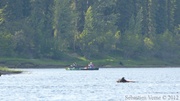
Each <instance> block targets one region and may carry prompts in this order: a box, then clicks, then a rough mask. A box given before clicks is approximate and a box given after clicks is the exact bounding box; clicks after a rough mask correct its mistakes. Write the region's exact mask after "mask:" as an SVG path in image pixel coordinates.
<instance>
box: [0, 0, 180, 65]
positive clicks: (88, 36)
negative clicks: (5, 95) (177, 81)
mask: <svg viewBox="0 0 180 101" xmlns="http://www.w3.org/2000/svg"><path fill="white" fill-rule="evenodd" d="M179 11H180V0H1V3H0V57H1V59H2V60H1V61H0V62H1V63H0V64H2V65H8V66H10V67H11V65H12V66H14V67H23V66H26V65H27V66H38V65H39V66H43V64H44V65H46V66H47V65H49V66H50V65H53V66H55V65H56V64H57V65H58V66H67V65H69V64H70V63H72V62H74V61H75V62H76V61H77V62H78V63H79V64H81V65H85V64H87V63H88V62H89V61H93V62H95V64H97V65H98V66H109V65H110V66H120V67H121V66H179V65H180V19H179V18H180V12H179ZM3 57H7V58H9V59H10V60H12V61H10V60H9V61H8V59H6V58H3ZM14 59H17V60H16V62H14ZM19 59H20V60H19ZM24 60H25V61H24ZM33 60H36V61H41V62H42V64H41V63H37V62H36V61H33ZM47 60H49V61H51V62H52V63H51V62H47ZM17 61H18V62H17ZM26 61H27V62H26ZM47 63H48V64H47ZM50 67H51V66H50Z"/></svg>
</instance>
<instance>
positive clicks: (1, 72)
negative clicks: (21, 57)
mask: <svg viewBox="0 0 180 101" xmlns="http://www.w3.org/2000/svg"><path fill="white" fill-rule="evenodd" d="M22 72H23V71H21V70H15V69H12V68H8V67H5V66H0V76H1V75H7V74H20V73H22Z"/></svg>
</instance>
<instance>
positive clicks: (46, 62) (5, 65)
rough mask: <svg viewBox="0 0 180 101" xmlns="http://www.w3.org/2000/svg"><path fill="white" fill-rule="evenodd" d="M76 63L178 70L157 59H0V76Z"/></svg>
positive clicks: (107, 66) (167, 62)
mask: <svg viewBox="0 0 180 101" xmlns="http://www.w3.org/2000/svg"><path fill="white" fill-rule="evenodd" d="M74 62H76V63H77V64H78V65H79V66H80V67H83V66H86V65H87V64H88V63H89V62H93V64H95V66H96V67H99V68H178V67H180V64H179V63H180V62H178V61H176V62H174V61H173V62H172V61H161V60H158V59H146V60H128V59H117V58H109V59H99V60H95V59H94V60H86V59H84V58H81V59H72V60H71V59H70V60H52V59H24V58H0V74H1V75H6V74H20V73H22V72H23V71H21V70H16V69H21V68H35V69H40V68H42V69H43V68H66V67H69V66H70V65H71V64H72V63H74Z"/></svg>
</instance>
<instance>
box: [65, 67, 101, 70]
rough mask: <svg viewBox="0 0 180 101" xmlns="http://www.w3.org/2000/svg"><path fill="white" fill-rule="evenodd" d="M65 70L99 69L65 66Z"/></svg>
mask: <svg viewBox="0 0 180 101" xmlns="http://www.w3.org/2000/svg"><path fill="white" fill-rule="evenodd" d="M66 70H99V68H85V67H84V68H80V67H79V68H74V67H73V68H70V67H67V68H66Z"/></svg>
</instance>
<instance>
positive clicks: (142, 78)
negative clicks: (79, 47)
mask: <svg viewBox="0 0 180 101" xmlns="http://www.w3.org/2000/svg"><path fill="white" fill-rule="evenodd" d="M22 70H23V71H27V72H25V73H23V74H18V75H3V76H1V77H0V101H125V96H126V95H137V94H138V95H141V94H152V95H155V94H177V95H180V68H121V69H118V68H112V69H105V68H100V70H99V71H66V70H65V69H22ZM121 77H125V78H126V79H128V80H135V81H137V82H136V83H116V81H117V80H118V79H119V78H121ZM138 101H139V100H138Z"/></svg>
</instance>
